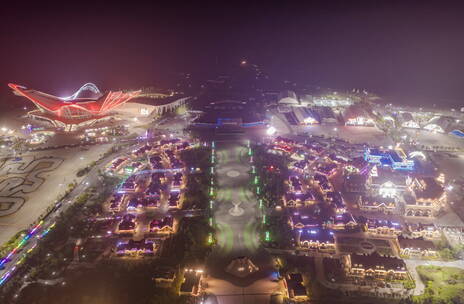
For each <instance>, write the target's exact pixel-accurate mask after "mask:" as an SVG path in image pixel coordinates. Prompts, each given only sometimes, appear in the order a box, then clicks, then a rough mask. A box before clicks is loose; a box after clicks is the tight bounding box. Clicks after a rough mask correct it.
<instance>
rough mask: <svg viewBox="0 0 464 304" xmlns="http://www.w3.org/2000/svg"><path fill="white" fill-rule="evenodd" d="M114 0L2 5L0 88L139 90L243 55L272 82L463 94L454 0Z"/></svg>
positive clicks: (433, 95)
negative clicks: (255, 0) (109, 0)
mask: <svg viewBox="0 0 464 304" xmlns="http://www.w3.org/2000/svg"><path fill="white" fill-rule="evenodd" d="M68 2H72V3H68ZM125 2H126V4H124V5H117V4H112V5H109V4H108V5H103V4H95V3H88V4H87V3H85V2H82V1H62V2H60V3H59V4H53V3H52V2H44V1H36V2H34V4H28V3H27V1H21V2H20V3H16V4H14V3H12V4H10V5H5V4H2V9H1V10H0V17H1V19H0V25H1V27H0V48H1V49H0V52H1V59H0V60H1V65H0V68H1V70H0V81H1V87H0V92H1V93H2V95H3V94H4V93H5V92H7V93H8V92H9V90H8V88H7V87H6V84H7V83H8V82H15V83H19V84H24V85H26V86H28V87H31V88H36V89H40V90H43V91H46V92H50V93H54V94H57V95H66V94H69V93H71V92H72V91H73V90H75V89H77V88H78V87H79V86H80V85H81V84H83V83H84V82H94V83H96V84H97V85H98V86H99V87H101V88H102V89H109V88H130V87H140V86H145V85H150V84H153V83H162V82H163V81H166V80H167V79H170V77H171V76H172V75H174V74H175V73H177V72H190V73H192V74H193V75H214V74H216V73H219V74H223V73H226V72H227V71H228V70H229V69H230V68H231V67H232V66H234V65H236V64H238V63H239V62H240V60H241V59H242V58H246V59H247V60H248V61H249V62H253V63H256V64H258V65H259V66H260V67H261V68H262V69H263V70H264V71H266V72H267V73H268V74H269V75H271V76H273V77H276V78H278V79H290V80H293V81H297V82H299V83H306V84H311V85H319V86H324V87H331V88H336V89H344V88H352V87H356V88H367V89H368V90H371V91H373V92H377V93H379V94H382V95H386V96H393V97H396V98H397V99H398V100H400V99H402V98H403V99H405V98H407V99H409V98H410V100H421V101H422V102H435V103H440V102H442V101H443V100H444V99H450V100H455V101H456V100H457V101H461V100H464V86H463V83H464V77H463V71H464V60H463V54H464V14H463V12H464V6H463V4H460V3H459V2H446V1H436V2H427V1H375V0H372V1H316V2H311V4H306V5H303V4H292V5H290V4H282V3H283V2H284V1H280V2H281V4H273V2H272V1H265V2H261V4H253V5H250V3H251V2H252V1H249V3H246V2H241V3H240V2H233V3H234V4H233V5H232V4H230V5H223V4H221V2H222V1H216V2H211V3H206V2H197V1H190V2H189V4H182V3H181V2H178V1H154V2H152V3H151V4H146V3H143V2H142V3H138V2H136V1H125ZM169 3H170V4H169ZM2 102H4V101H3V99H2ZM458 104H462V102H459V103H458Z"/></svg>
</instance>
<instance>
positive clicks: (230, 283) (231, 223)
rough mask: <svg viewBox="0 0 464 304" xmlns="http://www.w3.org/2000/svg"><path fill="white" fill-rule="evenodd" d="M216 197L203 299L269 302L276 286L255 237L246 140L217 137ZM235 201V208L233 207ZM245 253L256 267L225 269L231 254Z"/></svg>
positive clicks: (255, 203) (254, 206)
mask: <svg viewBox="0 0 464 304" xmlns="http://www.w3.org/2000/svg"><path fill="white" fill-rule="evenodd" d="M216 148H217V153H216V155H217V164H216V170H215V172H216V180H217V189H216V191H217V197H216V201H215V210H214V221H215V223H216V228H217V232H216V238H217V246H216V247H215V248H214V250H213V253H212V255H211V256H210V257H209V259H208V262H207V273H208V277H207V278H206V279H205V280H204V283H205V286H207V287H206V288H205V292H206V293H207V294H209V297H208V298H207V299H206V302H205V303H218V304H226V303H236V304H240V303H269V301H270V296H271V294H273V293H275V292H278V291H279V290H280V288H279V285H278V284H277V283H275V282H272V281H271V280H270V275H271V273H272V271H273V269H272V263H271V262H272V261H271V259H270V256H269V254H267V252H265V251H264V250H263V248H261V246H260V241H259V233H260V232H259V226H260V222H259V218H260V210H259V204H258V201H257V199H256V197H255V196H254V194H253V192H252V191H251V190H250V188H249V185H250V179H251V178H250V174H249V171H250V169H251V166H250V158H249V156H248V155H247V152H248V148H247V147H246V144H245V143H244V141H240V140H236V141H224V142H216ZM234 204H238V208H237V209H236V210H235V211H232V212H231V209H232V210H233V208H234ZM242 256H246V257H249V258H250V259H251V261H252V262H253V263H254V264H255V265H257V266H258V267H259V271H257V272H255V273H252V274H250V275H248V276H246V277H244V278H238V277H236V276H234V275H232V274H229V273H227V272H226V271H225V269H226V267H227V265H229V263H230V262H231V260H232V259H234V258H237V257H242Z"/></svg>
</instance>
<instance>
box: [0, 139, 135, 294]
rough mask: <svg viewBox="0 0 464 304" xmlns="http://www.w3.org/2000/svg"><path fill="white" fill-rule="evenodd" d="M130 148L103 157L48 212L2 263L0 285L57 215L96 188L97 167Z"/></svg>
mask: <svg viewBox="0 0 464 304" xmlns="http://www.w3.org/2000/svg"><path fill="white" fill-rule="evenodd" d="M132 149H133V146H128V147H126V148H124V149H122V150H121V151H119V152H116V153H113V154H111V155H109V156H107V157H105V158H104V159H102V160H100V161H99V162H98V163H97V165H96V166H95V167H93V168H92V169H91V170H90V171H89V173H88V174H87V176H86V177H85V178H84V179H82V181H81V182H80V183H79V184H78V185H77V186H76V187H75V188H74V189H73V190H72V191H71V192H70V193H69V194H68V195H67V196H66V198H65V199H63V200H62V206H61V207H60V208H59V209H58V210H57V211H56V212H54V213H52V214H50V215H49V216H48V217H47V218H46V219H44V220H43V221H42V222H41V224H40V226H38V228H37V229H36V230H35V231H34V232H33V233H30V235H31V237H30V238H29V239H27V240H26V244H25V245H24V246H23V247H22V248H21V249H20V250H18V251H17V252H16V253H15V254H13V255H12V256H11V257H10V258H9V260H10V261H9V262H7V263H6V264H4V266H5V268H4V269H2V270H0V286H1V285H2V284H3V283H5V282H6V280H7V279H8V278H9V277H11V275H13V273H14V271H15V270H16V269H17V268H18V267H19V264H21V263H22V261H23V259H24V255H25V254H26V253H28V251H31V250H33V249H34V248H35V247H36V246H37V244H38V242H39V241H40V238H41V237H42V236H45V235H46V234H47V233H48V231H50V229H53V227H54V223H55V222H56V219H57V218H58V217H59V215H60V214H61V213H62V212H64V211H66V210H67V209H68V208H69V207H70V206H71V205H72V204H73V203H74V201H75V199H76V198H77V197H78V196H79V195H81V194H82V193H84V192H85V190H86V189H87V188H88V187H89V186H92V187H95V188H97V185H98V184H99V183H100V180H99V178H98V177H99V169H102V168H103V167H104V166H105V165H106V164H107V163H108V162H109V161H110V160H112V159H114V158H115V157H117V155H120V154H124V153H127V152H128V151H130V150H132Z"/></svg>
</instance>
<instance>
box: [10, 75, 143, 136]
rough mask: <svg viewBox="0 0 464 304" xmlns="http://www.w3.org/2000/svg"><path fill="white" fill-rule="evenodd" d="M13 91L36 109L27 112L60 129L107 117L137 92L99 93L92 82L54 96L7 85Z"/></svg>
mask: <svg viewBox="0 0 464 304" xmlns="http://www.w3.org/2000/svg"><path fill="white" fill-rule="evenodd" d="M8 86H9V87H10V88H12V89H13V91H14V93H15V94H16V95H19V96H24V97H26V98H27V99H29V100H30V101H32V102H33V103H34V104H35V105H36V107H37V108H38V109H37V110H34V111H31V112H29V113H28V115H29V116H30V117H32V118H35V119H37V120H42V121H47V122H49V123H51V124H52V125H53V126H55V127H57V128H62V129H63V130H64V131H74V130H76V129H78V128H80V127H82V126H88V125H92V124H93V123H95V122H96V121H99V120H102V119H107V118H109V117H111V115H110V114H111V111H112V110H113V109H115V108H116V107H118V106H120V105H122V104H124V103H126V102H127V101H129V100H130V99H132V98H134V97H137V96H138V95H139V94H140V92H141V91H130V92H122V91H115V92H113V91H109V92H106V93H101V92H100V90H99V89H98V88H97V87H96V86H95V85H94V84H92V83H86V84H85V85H83V86H82V87H81V88H80V89H79V90H77V91H76V92H75V93H74V94H73V95H71V96H68V97H57V96H53V95H49V94H46V93H43V92H40V91H36V90H33V89H28V88H26V87H24V86H20V85H17V84H12V83H10V84H8Z"/></svg>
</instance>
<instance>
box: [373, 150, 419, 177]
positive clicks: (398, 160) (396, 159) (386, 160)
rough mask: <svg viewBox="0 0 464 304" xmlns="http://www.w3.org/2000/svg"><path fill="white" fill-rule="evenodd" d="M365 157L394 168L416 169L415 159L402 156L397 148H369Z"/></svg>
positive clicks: (377, 163) (374, 162)
mask: <svg viewBox="0 0 464 304" xmlns="http://www.w3.org/2000/svg"><path fill="white" fill-rule="evenodd" d="M364 159H365V160H366V161H367V162H369V163H371V164H376V165H380V166H383V167H391V168H392V169H393V170H410V171H411V170H414V160H411V159H406V158H403V157H401V156H400V155H399V154H398V152H397V151H395V150H380V149H377V148H372V149H371V148H367V149H366V151H365V152H364Z"/></svg>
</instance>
